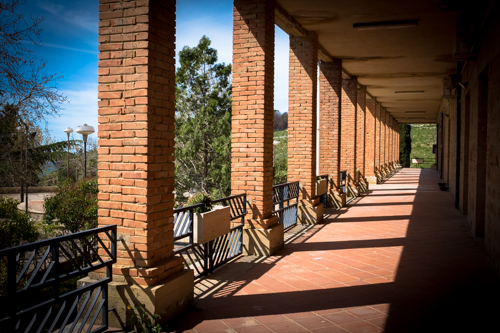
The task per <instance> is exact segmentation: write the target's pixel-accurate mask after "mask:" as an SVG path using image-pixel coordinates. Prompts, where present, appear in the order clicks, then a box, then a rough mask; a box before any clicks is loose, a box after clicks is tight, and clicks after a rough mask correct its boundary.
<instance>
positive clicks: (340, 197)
mask: <svg viewBox="0 0 500 333" xmlns="http://www.w3.org/2000/svg"><path fill="white" fill-rule="evenodd" d="M328 205H329V206H331V207H333V208H335V209H340V208H342V207H345V206H346V205H347V196H346V194H345V193H339V192H338V191H337V190H330V192H329V193H328Z"/></svg>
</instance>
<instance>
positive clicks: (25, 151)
mask: <svg viewBox="0 0 500 333" xmlns="http://www.w3.org/2000/svg"><path fill="white" fill-rule="evenodd" d="M24 159H25V160H24V167H25V168H24V170H25V172H26V173H25V174H24V183H25V185H26V194H25V196H26V199H25V200H24V201H25V205H24V206H25V212H26V213H28V134H26V146H25V150H24Z"/></svg>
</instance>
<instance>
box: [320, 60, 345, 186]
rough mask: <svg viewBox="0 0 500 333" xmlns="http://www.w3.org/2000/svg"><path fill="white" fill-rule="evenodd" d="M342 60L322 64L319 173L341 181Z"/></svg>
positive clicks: (335, 180)
mask: <svg viewBox="0 0 500 333" xmlns="http://www.w3.org/2000/svg"><path fill="white" fill-rule="evenodd" d="M341 93H342V60H340V59H333V61H332V62H323V61H322V62H320V65H319V96H320V97H319V103H320V104H319V108H320V113H319V121H320V132H319V136H320V137H319V173H320V174H329V175H330V178H331V179H333V180H334V183H335V184H336V185H338V183H339V170H340V155H339V154H340V112H341V103H340V101H341Z"/></svg>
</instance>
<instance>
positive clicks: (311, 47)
mask: <svg viewBox="0 0 500 333" xmlns="http://www.w3.org/2000/svg"><path fill="white" fill-rule="evenodd" d="M317 62H318V37H317V36H316V34H314V33H311V34H310V35H309V36H307V37H295V36H290V61H289V66H290V74H289V90H288V93H289V95H288V181H297V180H298V181H300V184H301V186H302V199H305V200H311V199H312V198H314V197H315V193H316V91H317V90H316V89H317Z"/></svg>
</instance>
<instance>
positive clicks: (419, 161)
mask: <svg viewBox="0 0 500 333" xmlns="http://www.w3.org/2000/svg"><path fill="white" fill-rule="evenodd" d="M411 163H416V164H421V163H424V159H423V158H413V159H412V160H411Z"/></svg>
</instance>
